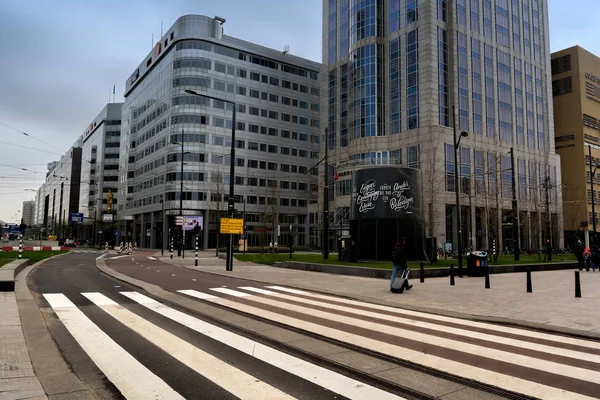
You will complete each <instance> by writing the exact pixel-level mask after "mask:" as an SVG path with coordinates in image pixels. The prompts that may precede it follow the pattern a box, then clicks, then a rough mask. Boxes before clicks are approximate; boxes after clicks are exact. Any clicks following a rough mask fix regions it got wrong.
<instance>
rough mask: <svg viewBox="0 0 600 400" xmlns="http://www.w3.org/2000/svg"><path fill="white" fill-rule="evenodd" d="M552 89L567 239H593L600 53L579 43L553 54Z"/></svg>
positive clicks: (599, 196)
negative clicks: (589, 50) (599, 55)
mask: <svg viewBox="0 0 600 400" xmlns="http://www.w3.org/2000/svg"><path fill="white" fill-rule="evenodd" d="M552 94H553V99H554V121H555V130H556V138H555V140H556V152H557V153H558V154H560V156H561V162H562V165H561V174H562V181H563V182H564V189H563V213H564V225H565V240H566V241H567V244H569V245H572V244H574V242H576V240H577V239H579V240H582V239H584V238H585V241H586V243H589V236H588V233H589V232H593V231H594V217H593V214H592V185H593V194H594V203H595V204H594V206H595V207H594V210H593V211H594V213H595V219H596V223H597V224H598V223H600V219H598V211H599V210H600V207H598V204H600V174H599V173H596V172H595V169H596V166H597V165H598V163H599V162H600V134H599V132H598V130H599V129H600V124H599V122H598V121H599V120H600V58H599V57H598V56H596V55H594V54H592V53H590V52H588V51H587V50H585V49H583V48H581V47H579V46H574V47H570V48H568V49H564V50H561V51H557V52H555V53H553V54H552ZM590 155H591V158H590ZM592 174H593V175H594V176H593V183H592ZM596 228H597V227H596ZM582 241H583V240H582Z"/></svg>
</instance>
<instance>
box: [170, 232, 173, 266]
mask: <svg viewBox="0 0 600 400" xmlns="http://www.w3.org/2000/svg"><path fill="white" fill-rule="evenodd" d="M169 250H170V251H171V260H172V259H173V236H171V247H170V248H169Z"/></svg>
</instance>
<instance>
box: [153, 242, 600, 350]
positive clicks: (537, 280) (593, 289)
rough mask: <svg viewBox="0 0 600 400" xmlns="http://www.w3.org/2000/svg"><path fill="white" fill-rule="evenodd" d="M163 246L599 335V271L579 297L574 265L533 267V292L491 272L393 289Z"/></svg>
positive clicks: (441, 306) (405, 302)
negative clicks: (400, 291)
mask: <svg viewBox="0 0 600 400" xmlns="http://www.w3.org/2000/svg"><path fill="white" fill-rule="evenodd" d="M166 254H167V253H165V257H161V256H160V252H159V253H156V254H155V257H157V258H159V259H160V260H161V261H164V262H167V263H171V264H173V265H180V266H186V267H188V268H198V269H199V270H202V271H205V272H210V273H214V274H220V275H226V276H231V277H237V278H244V279H250V280H255V281H259V282H266V283H271V284H276V285H285V286H291V287H296V288H300V289H305V290H311V291H317V292H322V293H328V294H333V295H337V296H343V297H348V298H354V299H357V300H362V301H368V302H374V303H379V304H384V305H391V306H395V307H403V308H409V309H415V310H419V311H428V312H434V313H441V314H444V315H450V316H459V317H469V318H475V319H481V320H487V321H498V322H506V323H514V324H519V325H524V326H530V327H533V328H540V329H549V330H557V331H562V332H567V333H573V334H582V335H586V336H591V337H594V338H600V272H596V273H592V272H586V271H585V270H584V271H582V272H581V273H580V274H581V290H582V298H575V278H574V270H564V271H543V272H533V273H532V281H533V293H527V292H526V277H525V274H524V273H512V274H498V275H491V276H490V283H491V289H485V284H484V278H468V277H465V278H458V277H456V285H455V286H450V281H449V278H430V279H426V281H425V283H423V284H421V283H419V280H418V279H416V280H415V279H413V280H411V283H412V284H414V289H413V290H411V291H410V292H406V293H403V294H393V293H390V292H389V290H388V288H389V283H388V281H386V280H382V279H375V278H364V277H353V276H345V275H333V274H326V273H321V272H307V271H298V270H291V269H284V268H276V267H270V266H266V265H259V264H253V263H246V262H241V261H237V260H234V264H233V271H225V261H224V260H220V259H217V258H215V257H214V252H201V253H200V255H199V266H198V267H194V259H193V257H189V256H188V257H186V258H185V259H184V260H182V259H181V258H178V257H176V256H174V257H173V260H171V259H170V258H169V257H168V256H167V255H166Z"/></svg>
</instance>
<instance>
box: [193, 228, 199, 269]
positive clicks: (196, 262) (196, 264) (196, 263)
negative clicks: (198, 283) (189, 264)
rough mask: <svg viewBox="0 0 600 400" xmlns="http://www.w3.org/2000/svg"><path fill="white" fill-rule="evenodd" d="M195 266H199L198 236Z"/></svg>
mask: <svg viewBox="0 0 600 400" xmlns="http://www.w3.org/2000/svg"><path fill="white" fill-rule="evenodd" d="M194 265H195V266H196V267H197V266H198V235H196V259H195V260H194Z"/></svg>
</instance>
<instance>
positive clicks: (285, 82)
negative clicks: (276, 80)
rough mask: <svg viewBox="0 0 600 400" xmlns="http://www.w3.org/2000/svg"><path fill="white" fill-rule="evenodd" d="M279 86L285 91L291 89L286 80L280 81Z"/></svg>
mask: <svg viewBox="0 0 600 400" xmlns="http://www.w3.org/2000/svg"><path fill="white" fill-rule="evenodd" d="M281 86H282V87H283V88H285V89H291V88H292V82H290V81H286V80H282V81H281Z"/></svg>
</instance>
